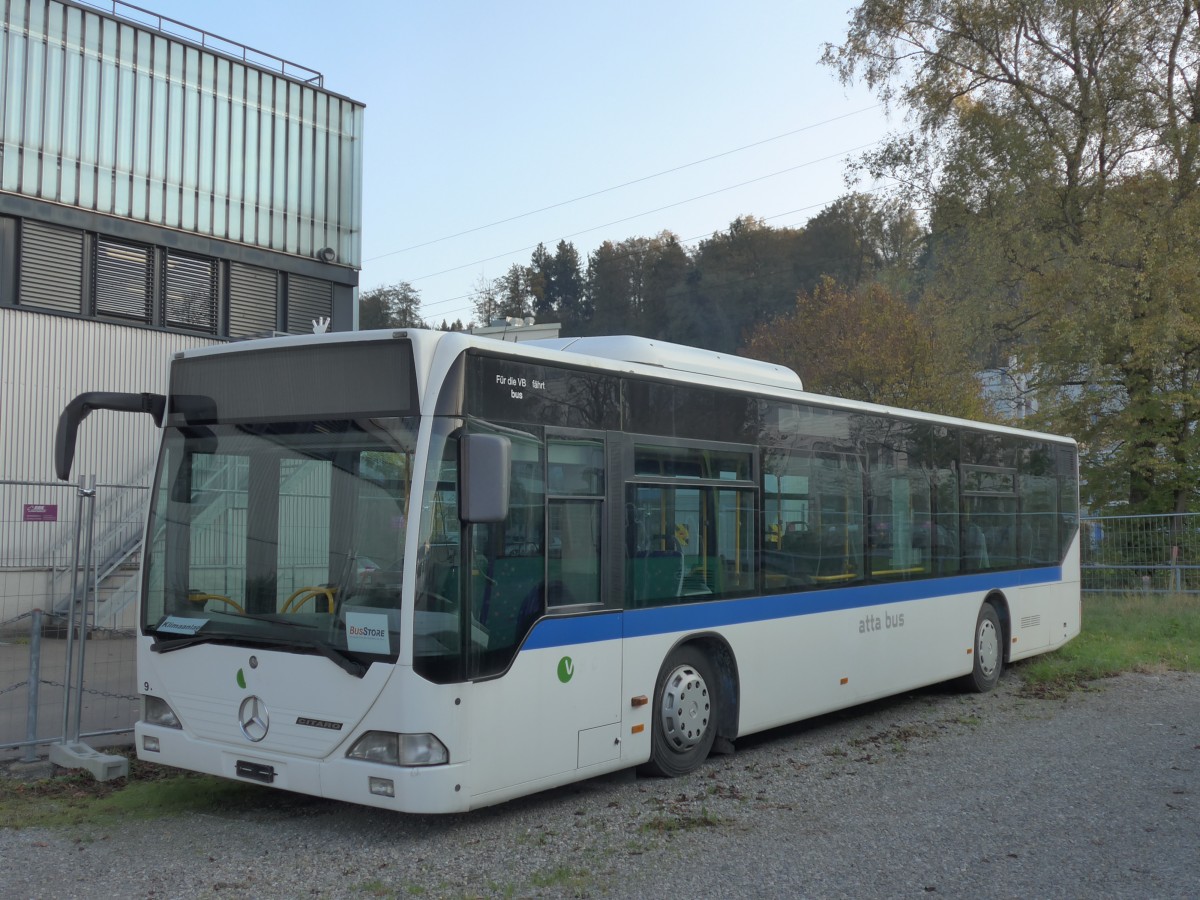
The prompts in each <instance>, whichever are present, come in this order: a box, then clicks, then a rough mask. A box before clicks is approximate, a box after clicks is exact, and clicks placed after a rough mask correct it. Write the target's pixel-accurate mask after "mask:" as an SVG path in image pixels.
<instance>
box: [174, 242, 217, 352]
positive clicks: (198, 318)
mask: <svg viewBox="0 0 1200 900" xmlns="http://www.w3.org/2000/svg"><path fill="white" fill-rule="evenodd" d="M163 270H164V274H163V325H165V326H166V327H167V328H186V329H189V330H191V331H203V332H205V333H207V334H213V333H215V332H216V331H217V262H216V260H214V259H206V258H204V257H201V256H188V255H187V254H183V253H176V252H174V251H167V252H166V253H164V254H163Z"/></svg>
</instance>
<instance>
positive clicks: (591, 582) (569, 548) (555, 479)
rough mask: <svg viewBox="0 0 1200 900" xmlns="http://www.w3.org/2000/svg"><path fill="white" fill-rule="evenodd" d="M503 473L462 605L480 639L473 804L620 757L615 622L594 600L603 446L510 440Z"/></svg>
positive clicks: (476, 543) (596, 440)
mask: <svg viewBox="0 0 1200 900" xmlns="http://www.w3.org/2000/svg"><path fill="white" fill-rule="evenodd" d="M531 432H532V429H531ZM508 433H509V434H510V437H511V436H512V433H511V432H508ZM512 471H513V478H512V487H511V497H510V509H509V515H508V518H507V519H506V520H505V521H504V522H502V523H494V524H487V525H484V524H477V525H473V526H471V528H470V544H471V550H470V552H471V554H472V559H473V565H472V575H471V587H470V593H471V605H472V610H473V615H474V618H475V619H476V620H477V621H478V622H479V623H480V624H481V626H482V627H483V628H484V629H485V630H486V632H487V646H486V648H479V649H477V651H476V652H475V653H474V657H475V658H474V660H473V672H472V680H473V681H474V684H473V686H472V691H471V709H470V711H469V720H470V722H471V724H470V726H469V727H470V731H471V757H472V787H471V790H472V794H473V795H476V796H478V795H494V794H497V793H499V794H504V793H505V792H506V791H509V790H511V789H513V788H515V787H516V786H517V785H527V786H528V785H530V784H531V783H534V782H540V781H550V780H554V779H556V778H557V779H558V780H559V781H562V780H566V779H563V778H561V776H562V775H564V773H568V772H570V773H573V772H575V770H577V769H589V768H593V767H603V765H604V764H605V763H615V762H616V761H617V760H618V759H619V757H620V743H619V733H620V725H619V718H620V702H619V694H620V686H621V682H620V678H621V640H620V617H619V615H618V614H617V612H616V611H615V610H614V611H609V610H607V609H606V607H605V606H604V594H603V592H602V580H603V579H602V572H603V568H602V565H601V560H602V556H601V553H602V551H603V550H604V546H603V543H604V542H603V537H604V535H605V528H606V504H605V500H604V473H605V465H604V440H603V438H602V437H599V436H595V435H594V434H574V433H571V434H553V433H552V434H548V435H547V436H546V439H545V441H544V442H543V441H541V440H538V439H537V436H536V434H534V433H530V434H529V440H528V441H525V440H521V439H519V438H515V437H514V438H513V449H512Z"/></svg>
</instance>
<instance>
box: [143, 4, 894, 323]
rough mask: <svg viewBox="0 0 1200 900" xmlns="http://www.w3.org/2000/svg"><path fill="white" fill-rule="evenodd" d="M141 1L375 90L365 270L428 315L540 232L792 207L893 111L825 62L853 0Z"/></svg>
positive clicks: (456, 312)
mask: <svg viewBox="0 0 1200 900" xmlns="http://www.w3.org/2000/svg"><path fill="white" fill-rule="evenodd" d="M136 5H138V6H142V7H145V8H148V9H150V10H152V11H154V12H156V13H158V14H160V15H164V16H169V17H171V18H174V19H178V20H180V21H183V22H186V23H187V24H189V25H192V26H195V27H197V28H202V29H204V30H206V31H209V32H211V33H214V34H217V35H220V36H222V37H226V38H230V39H233V40H236V41H239V42H241V43H242V44H245V45H248V46H250V47H254V48H256V49H259V50H263V51H266V52H269V53H272V54H274V55H276V56H280V57H284V58H286V59H289V60H291V61H293V62H296V63H299V64H301V65H303V66H306V67H308V68H310V69H315V70H317V71H319V72H321V73H322V74H323V75H324V76H325V87H326V88H327V89H329V90H331V91H334V92H336V93H339V94H342V95H344V96H347V97H350V98H352V99H354V100H358V101H361V102H363V103H365V104H366V125H365V135H364V162H365V169H364V175H363V267H362V273H361V279H360V285H361V287H362V288H363V289H369V288H372V287H377V286H379V285H382V284H390V283H392V282H395V281H401V280H404V281H410V282H412V284H413V285H414V286H415V287H416V288H417V289H418V290H419V291H420V293H421V298H422V309H421V312H422V315H423V316H424V317H425V318H426V319H427V320H428V321H430V322H431V323H432V324H435V325H436V324H438V323H440V322H441V321H442V320H443V319H447V320H450V321H453V320H454V319H456V318H461V319H462V320H463V321H464V322H465V321H468V320H469V318H470V316H471V304H470V298H469V294H470V292H471V289H472V288H473V287H474V286H475V285H476V284H477V283H478V281H479V280H480V278H481V277H485V278H488V279H491V278H495V277H498V276H500V275H502V274H503V273H504V272H505V271H507V269H508V268H509V266H511V265H512V264H513V263H521V264H527V263H528V262H529V257H530V253H531V252H532V248H533V247H534V246H535V245H536V244H537V243H538V242H539V241H540V242H544V243H545V244H546V246H547V247H548V248H550V249H553V248H554V246H555V245H556V244H557V243H558V241H559V240H560V239H563V238H565V239H567V240H569V241H571V242H573V243H574V244H575V247H576V248H577V249H578V250H579V253H580V256H581V258H582V259H584V260H585V261H586V258H587V254H588V252H590V251H591V250H593V249H595V247H597V246H598V245H599V244H600V243H601V242H603V241H605V240H613V241H620V240H624V239H625V238H629V237H635V236H650V235H654V234H657V233H658V232H660V231H662V230H664V229H666V230H670V231H672V232H674V233H675V234H677V235H678V236H679V237H680V239H681V240H682V241H683V242H684V243H685V244H688V245H694V244H695V243H696V242H697V241H698V240H699V239H701V238H703V237H706V236H708V235H710V234H712V233H713V232H714V231H720V230H723V229H724V228H726V227H727V226H728V225H729V223H730V221H732V220H733V219H734V218H735V217H737V216H738V215H754V216H758V217H761V218H764V219H766V220H767V222H768V224H771V225H774V226H786V225H802V224H803V223H804V222H806V221H807V220H808V219H809V218H811V217H812V216H813V215H815V214H816V213H818V212H819V211H820V209H821V208H822V207H823V206H825V205H826V204H828V203H829V202H831V201H833V200H835V199H837V198H838V197H839V196H840V195H841V194H843V193H845V191H846V190H847V186H846V183H845V180H844V176H845V172H846V163H845V161H846V156H847V154H852V155H853V154H854V152H855V151H857V152H861V151H862V149H864V148H865V147H866V146H868V145H870V144H872V143H874V142H876V141H878V140H879V139H880V138H882V137H883V136H884V134H885V133H886V132H887V131H888V130H889V128H896V127H898V125H899V123H896V122H892V123H890V124H889V123H888V122H887V121H886V119H885V117H884V114H883V111H882V109H881V108H880V107H879V106H878V105H877V104H876V101H875V99H874V98H873V97H872V96H871V95H870V94H869V93H868V92H867V91H866V90H865V89H864V88H861V87H855V88H853V89H847V88H844V87H843V86H842V85H841V84H839V83H838V81H837V79H836V78H835V76H834V74H833V73H832V71H830V70H829V69H827V68H824V67H822V66H819V65H818V64H817V60H818V59H819V57H820V54H821V47H822V44H823V43H825V42H834V43H837V42H840V41H841V40H842V38H843V37H844V35H845V31H846V22H847V19H848V15H849V13H848V9H849V6H850V3H849V0H833V2H832V3H820V2H814V0H790V2H789V0H737V2H733V0H728V2H716V0H691V2H687V3H682V2H655V0H640V2H631V0H603V2H591V3H587V4H583V3H575V2H570V0H556V2H541V0H537V2H535V0H495V2H490V3H489V2H483V0H461V2H450V0H443V2H433V0H429V2H412V0H395V2H382V0H376V2H371V0H340V2H327V0H326V2H316V0H204V2H197V0H137V3H136ZM751 145H754V146H751ZM740 148H747V149H740ZM730 151H736V152H730ZM712 157H717V158H715V159H714V158H712ZM702 161H703V162H702ZM692 163H695V165H690V164H692ZM660 173H667V174H660ZM630 182H636V183H634V184H630ZM861 187H863V188H866V187H869V185H861ZM580 198H582V199H580ZM494 223H502V224H494ZM464 232H465V233H464ZM421 245H423V246H421Z"/></svg>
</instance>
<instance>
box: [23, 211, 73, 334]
mask: <svg viewBox="0 0 1200 900" xmlns="http://www.w3.org/2000/svg"><path fill="white" fill-rule="evenodd" d="M20 268H21V288H20V290H21V294H20V304H21V305H22V306H36V307H39V308H41V309H55V310H58V311H59V312H69V313H79V312H81V311H82V303H83V232H82V231H75V230H73V229H70V228H55V227H54V226H53V225H43V224H42V223H40V222H33V221H30V220H28V219H26V220H25V221H24V222H22V223H21V267H20Z"/></svg>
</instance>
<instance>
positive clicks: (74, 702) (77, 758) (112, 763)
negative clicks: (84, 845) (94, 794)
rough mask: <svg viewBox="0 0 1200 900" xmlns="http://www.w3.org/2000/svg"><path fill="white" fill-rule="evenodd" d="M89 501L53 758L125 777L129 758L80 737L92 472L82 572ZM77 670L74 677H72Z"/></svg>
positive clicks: (103, 777) (82, 492) (84, 487)
mask: <svg viewBox="0 0 1200 900" xmlns="http://www.w3.org/2000/svg"><path fill="white" fill-rule="evenodd" d="M85 503H88V504H89V507H88V533H87V543H86V544H84V547H83V549H84V563H83V570H82V575H83V578H82V582H83V598H82V601H81V602H78V601H80V598H79V584H80V580H81V579H80V578H78V577H75V578H73V580H72V584H71V610H70V613H69V614H68V616H67V667H66V668H67V672H66V677H65V678H64V679H63V681H64V683H65V685H66V687H65V688H64V700H63V738H62V743H59V744H52V745H51V746H50V761H51V762H52V763H54V764H55V765H59V766H63V767H64V768H68V769H73V768H84V769H87V770H88V771H89V772H91V773H92V775H94V776H95V777H96V779H97V780H99V781H108V780H110V779H113V778H123V777H125V776H126V775H128V774H129V760H128V759H126V758H125V757H123V756H110V755H108V754H103V753H98V752H97V751H95V750H93V749H92V748H91V747H89V746H88V745H87V744H84V743H83V742H81V741H80V740H79V732H80V730H81V729H80V722H81V720H82V718H83V662H84V658H85V651H86V638H87V627H88V624H87V598H88V593H89V592H90V582H91V576H90V570H91V568H92V542H93V540H94V538H95V517H96V476H95V475H89V476H88V477H87V479H85V480H84V481H83V482H81V484H80V487H79V519H78V521H77V522H76V526H75V534H76V542H75V566H76V569H75V572H74V573H73V574H74V575H76V576H78V575H79V574H80V570H79V545H80V541H79V535H80V532H81V526H82V523H83V507H84V504H85ZM77 602H78V605H79V607H80V609H79V613H80V615H79V661H78V668H77V670H73V669H72V666H73V664H74V663H73V660H72V657H73V649H74V648H73V641H74V637H75V627H76V626H75V622H76V609H75V607H76V603H77ZM72 674H74V678H72ZM72 681H74V691H73V693H74V696H73V697H72V696H71V695H72ZM72 711H73V712H74V723H73V724H72V723H71V718H72V715H71V714H72Z"/></svg>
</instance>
